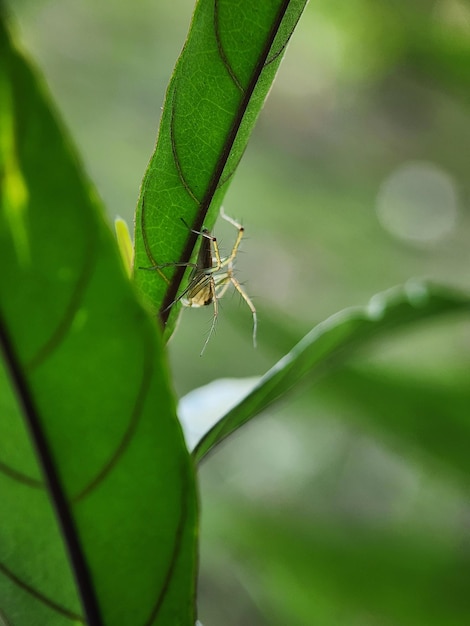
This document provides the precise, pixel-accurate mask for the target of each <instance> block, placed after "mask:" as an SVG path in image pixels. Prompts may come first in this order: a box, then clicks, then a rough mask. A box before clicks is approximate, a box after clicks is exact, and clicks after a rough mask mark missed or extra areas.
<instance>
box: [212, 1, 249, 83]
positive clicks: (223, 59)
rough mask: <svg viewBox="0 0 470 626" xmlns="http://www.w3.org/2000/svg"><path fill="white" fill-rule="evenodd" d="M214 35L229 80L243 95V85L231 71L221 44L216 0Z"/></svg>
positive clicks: (215, 2) (216, 2)
mask: <svg viewBox="0 0 470 626" xmlns="http://www.w3.org/2000/svg"><path fill="white" fill-rule="evenodd" d="M214 34H215V39H216V41H217V49H218V51H219V55H220V58H221V59H222V63H223V64H224V66H225V68H226V70H227V72H228V73H229V76H230V78H231V79H232V80H233V82H234V84H235V85H236V87H237V89H238V90H239V91H240V92H241V93H245V89H244V87H243V85H242V84H241V82H240V81H239V79H238V76H237V75H236V73H235V70H234V69H233V67H232V65H231V63H230V61H229V60H228V58H227V55H226V54H225V50H224V46H223V44H222V37H221V35H220V24H219V2H218V0H214Z"/></svg>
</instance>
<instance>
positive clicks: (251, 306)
mask: <svg viewBox="0 0 470 626" xmlns="http://www.w3.org/2000/svg"><path fill="white" fill-rule="evenodd" d="M230 282H231V283H232V285H233V286H234V287H235V289H236V290H237V291H238V293H239V294H240V295H241V297H242V298H243V300H245V302H246V304H247V306H248V308H249V309H250V311H251V314H252V316H253V346H254V347H255V348H256V333H257V330H258V317H257V315H256V308H255V305H254V304H253V302H252V301H251V299H250V297H249V296H248V294H247V293H246V292H245V290H244V289H243V287H242V286H241V285H240V283H239V282H238V280H237V279H236V278H235V277H234V276H230Z"/></svg>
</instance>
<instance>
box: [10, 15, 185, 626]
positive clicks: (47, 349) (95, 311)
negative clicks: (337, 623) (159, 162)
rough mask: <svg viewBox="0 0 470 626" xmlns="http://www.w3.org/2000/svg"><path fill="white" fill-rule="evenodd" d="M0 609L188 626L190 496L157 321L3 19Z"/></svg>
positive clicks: (40, 617)
mask: <svg viewBox="0 0 470 626" xmlns="http://www.w3.org/2000/svg"><path fill="white" fill-rule="evenodd" d="M0 100H1V103H2V105H1V109H0V199H1V203H0V267H1V268H2V271H1V272H0V346H1V348H2V352H3V358H4V361H3V363H4V365H3V366H2V368H0V386H1V387H0V398H1V403H2V405H1V409H2V414H1V421H0V430H1V432H0V499H1V502H2V515H1V523H0V611H1V613H0V615H1V616H2V619H3V620H4V621H5V620H7V621H8V622H11V623H12V624H14V626H30V625H31V624H34V625H35V626H46V625H47V626H65V625H67V624H74V623H83V622H84V621H85V620H86V622H87V623H88V625H89V626H101V625H109V626H115V625H116V624H119V625H120V626H126V625H129V626H131V625H132V626H134V625H135V624H147V625H148V626H150V625H152V626H156V625H160V626H164V625H165V626H167V625H168V624H182V625H186V626H193V624H194V620H195V615H194V585H195V570H196V554H195V553H196V537H195V525H196V521H195V518H196V497H195V485H194V476H193V468H192V463H191V461H190V457H189V455H188V452H187V450H186V447H185V445H184V441H183V437H182V433H181V430H180V427H179V424H178V422H177V420H176V416H175V406H174V398H173V395H172V392H171V390H170V386H169V382H168V379H167V363H166V360H165V358H164V355H163V352H162V345H161V341H160V338H159V335H158V333H157V332H156V329H155V325H154V324H153V323H152V321H151V320H150V319H149V318H148V316H147V315H146V313H145V312H144V311H143V310H142V308H141V307H140V306H139V304H138V303H137V301H136V297H135V293H134V291H133V288H132V285H131V283H130V282H129V280H128V279H127V277H126V275H125V272H124V269H123V266H122V263H121V260H120V258H119V253H118V250H117V245H116V243H115V241H114V238H113V236H112V233H111V230H110V228H109V227H108V225H107V224H106V223H105V222H104V219H103V215H102V210H101V206H100V204H99V202H98V199H97V196H96V194H95V192H94V190H93V189H92V187H91V185H90V183H89V182H88V180H87V179H86V177H85V176H84V174H83V172H82V170H81V167H80V166H79V164H78V163H77V159H76V155H75V153H74V151H73V150H72V149H71V147H70V144H69V140H68V139H67V137H66V136H65V135H64V132H63V131H62V129H61V127H60V125H59V124H58V123H57V120H56V117H55V115H54V114H53V112H52V111H51V107H50V104H49V102H48V98H47V96H46V95H45V93H44V89H43V87H42V85H41V84H40V81H39V80H38V79H37V78H36V76H35V74H34V72H33V71H32V70H31V69H30V67H29V65H28V63H27V62H26V61H25V59H24V58H23V56H22V55H21V54H20V53H19V52H18V51H17V50H16V49H15V47H14V46H13V45H12V44H11V41H10V37H9V35H8V32H7V30H6V29H5V27H4V26H3V25H2V24H1V23H0Z"/></svg>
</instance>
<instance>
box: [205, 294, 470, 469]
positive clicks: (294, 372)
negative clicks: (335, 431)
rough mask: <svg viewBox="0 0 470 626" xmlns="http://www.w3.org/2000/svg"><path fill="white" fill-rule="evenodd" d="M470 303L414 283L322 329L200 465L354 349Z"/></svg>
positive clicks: (241, 409) (222, 433)
mask: <svg viewBox="0 0 470 626" xmlns="http://www.w3.org/2000/svg"><path fill="white" fill-rule="evenodd" d="M469 308H470V298H469V297H468V296H466V295H464V294H459V293H457V292H453V291H451V290H446V289H443V288H438V287H434V286H433V285H427V284H425V283H420V282H411V283H409V284H408V285H407V286H406V287H405V288H404V289H402V288H397V289H392V290H390V291H387V292H385V293H383V294H378V295H376V296H374V298H372V300H371V301H370V303H369V305H368V306H367V307H355V308H351V309H346V310H344V311H342V312H340V313H337V314H336V315H333V316H332V317H330V318H329V319H327V320H326V321H324V322H322V323H321V324H319V325H318V326H316V327H315V328H314V329H313V330H312V331H311V332H310V333H309V334H308V335H306V336H305V337H304V338H303V339H302V340H301V341H300V342H299V343H298V344H297V345H296V346H295V347H294V348H293V349H292V350H291V352H289V353H288V354H287V355H286V356H284V357H283V358H282V359H281V360H280V361H279V362H278V363H277V364H276V365H274V367H273V368H272V369H270V370H269V371H268V372H267V373H266V374H265V375H264V376H263V377H262V378H261V379H260V381H259V383H258V384H257V385H256V386H255V388H254V389H253V390H252V391H251V392H250V393H248V395H246V397H244V398H243V399H242V400H241V401H240V402H239V403H238V404H237V405H236V406H235V407H234V408H233V409H231V410H230V411H228V413H226V414H225V415H224V416H223V417H222V418H221V419H220V420H219V421H218V422H217V424H216V425H215V426H213V428H211V429H210V430H209V431H208V432H207V433H206V434H205V436H203V437H202V439H201V440H200V442H199V443H198V445H197V446H196V448H195V450H194V452H193V454H194V457H195V459H196V460H197V461H200V460H201V459H202V458H203V457H204V456H205V455H206V454H207V453H208V452H209V451H210V450H211V449H212V448H213V447H214V446H216V445H217V444H218V443H220V442H221V441H222V440H223V439H225V437H227V436H228V435H230V434H231V433H232V432H233V431H235V430H236V429H237V428H239V427H240V426H242V425H243V424H244V423H245V422H247V421H248V420H250V419H252V418H253V417H254V416H256V415H258V413H260V412H261V411H263V410H264V409H265V408H266V407H267V406H269V405H270V404H271V403H272V402H274V401H275V400H277V399H279V398H281V397H282V396H284V395H285V394H286V392H287V391H289V390H290V389H291V388H292V387H294V386H295V385H296V384H298V382H299V381H300V380H301V379H302V378H303V377H304V376H305V375H306V374H309V375H310V378H311V379H314V378H318V377H319V376H321V375H323V374H324V373H325V372H326V371H328V370H331V369H332V368H334V367H335V366H338V365H340V364H342V363H344V361H345V359H346V358H347V357H348V356H349V355H350V354H351V352H352V351H353V350H357V349H358V348H362V347H364V346H365V345H366V344H367V343H368V342H369V341H370V340H371V339H376V338H379V337H380V336H382V335H385V334H386V333H389V332H390V331H391V330H395V329H400V328H406V327H407V326H409V325H410V324H413V323H416V322H422V321H424V320H427V319H432V318H437V317H439V316H442V315H448V314H450V313H456V312H459V311H460V312H464V311H465V312H467V313H468V311H469Z"/></svg>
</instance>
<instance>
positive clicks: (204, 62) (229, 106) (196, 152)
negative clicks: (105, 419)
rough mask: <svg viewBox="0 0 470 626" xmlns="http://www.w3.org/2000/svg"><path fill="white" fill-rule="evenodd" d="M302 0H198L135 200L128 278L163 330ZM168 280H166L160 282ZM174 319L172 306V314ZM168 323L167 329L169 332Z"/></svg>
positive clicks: (262, 99) (241, 147)
mask: <svg viewBox="0 0 470 626" xmlns="http://www.w3.org/2000/svg"><path fill="white" fill-rule="evenodd" d="M305 4H306V0H269V1H268V0H262V1H260V2H252V1H251V0H237V1H234V0H215V1H214V0H199V2H198V4H197V6H196V10H195V13H194V16H193V21H192V25H191V29H190V32H189V35H188V38H187V41H186V44H185V46H184V49H183V52H182V54H181V56H180V58H179V60H178V63H177V65H176V68H175V71H174V74H173V77H172V80H171V82H170V85H169V87H168V92H167V95H166V100H165V106H164V110H163V116H162V120H161V124H160V131H159V136H158V142H157V146H156V149H155V152H154V154H153V156H152V158H151V160H150V163H149V166H148V169H147V172H146V175H145V178H144V181H143V184H142V189H141V194H140V200H139V205H138V210H137V216H136V231H135V251H136V255H135V272H134V273H135V280H136V283H137V285H138V286H139V288H140V289H141V291H142V292H143V293H144V294H145V295H146V296H147V299H148V301H149V303H151V308H153V310H154V312H155V313H156V312H157V311H160V318H161V320H162V322H163V323H166V322H167V320H168V316H169V315H170V309H168V307H169V305H171V303H172V302H173V301H174V300H175V298H176V297H177V294H178V290H179V287H180V284H181V281H182V279H183V275H184V272H185V267H184V266H179V267H176V268H175V267H173V268H167V269H165V274H166V275H167V280H165V278H164V277H163V276H162V273H161V272H157V271H155V272H149V271H144V270H142V269H139V268H148V267H152V266H155V265H157V264H164V263H175V262H179V263H181V264H184V263H187V262H189V261H190V259H191V257H192V255H193V250H194V246H195V244H196V241H197V234H195V233H194V232H191V231H190V230H189V229H188V228H187V227H186V226H185V225H184V224H183V223H182V221H181V219H180V218H183V219H184V220H185V222H186V223H187V224H188V225H189V226H190V227H191V228H192V229H194V230H196V231H201V229H202V227H203V224H204V226H205V227H206V228H209V229H211V228H212V226H213V224H214V221H215V219H216V215H217V211H218V208H219V207H220V204H221V201H222V198H223V195H224V194H225V192H226V190H227V187H228V183H229V182H230V180H231V178H232V176H233V174H234V172H235V169H236V167H237V165H238V162H239V161H240V159H241V157H242V154H243V150H244V149H245V146H246V143H247V141H248V137H249V134H250V132H251V129H252V127H253V125H254V123H255V120H256V117H257V115H258V113H259V111H260V109H261V106H262V104H263V101H264V99H265V97H266V94H267V93H268V90H269V88H270V86H271V84H272V81H273V79H274V76H275V73H276V70H277V68H278V66H279V63H280V61H281V58H282V54H283V52H284V50H285V47H286V45H287V42H288V40H289V37H290V35H291V34H292V31H293V29H294V27H295V24H296V23H297V20H298V19H299V17H300V14H301V12H302V10H303V8H304V6H305ZM167 281H168V282H167ZM173 309H174V315H172V320H174V318H175V315H176V307H173ZM172 326H173V324H170V325H169V326H168V329H171V328H172Z"/></svg>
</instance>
